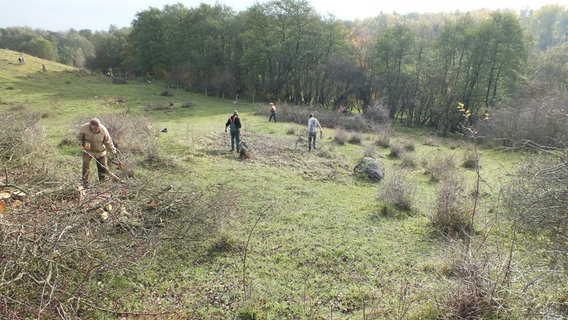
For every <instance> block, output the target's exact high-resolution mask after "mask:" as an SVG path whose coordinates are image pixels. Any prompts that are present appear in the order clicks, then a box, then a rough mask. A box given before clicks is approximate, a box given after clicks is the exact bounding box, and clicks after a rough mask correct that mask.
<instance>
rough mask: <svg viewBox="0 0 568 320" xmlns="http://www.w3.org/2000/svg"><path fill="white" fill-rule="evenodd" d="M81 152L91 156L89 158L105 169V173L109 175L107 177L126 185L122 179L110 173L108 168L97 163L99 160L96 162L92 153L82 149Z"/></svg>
mask: <svg viewBox="0 0 568 320" xmlns="http://www.w3.org/2000/svg"><path fill="white" fill-rule="evenodd" d="M83 152H84V153H86V154H88V155H89V156H91V158H93V159H95V161H96V162H97V163H98V164H99V165H100V166H101V167H103V168H105V170H106V172H107V173H108V174H109V176H111V177H113V178H114V179H115V180H116V181H118V182H120V183H126V181H124V179H121V178H120V177H119V176H117V175H116V174H114V173H112V171H110V169H109V168H108V166H105V165H103V164H102V163H100V162H99V160H97V157H95V156H94V155H93V154H92V153H90V152H89V151H87V150H85V149H83Z"/></svg>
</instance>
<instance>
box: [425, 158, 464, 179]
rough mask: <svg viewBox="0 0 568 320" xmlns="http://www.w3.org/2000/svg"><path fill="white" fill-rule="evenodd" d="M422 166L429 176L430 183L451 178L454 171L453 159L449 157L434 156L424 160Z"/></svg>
mask: <svg viewBox="0 0 568 320" xmlns="http://www.w3.org/2000/svg"><path fill="white" fill-rule="evenodd" d="M422 166H423V167H424V169H425V170H426V172H425V173H427V174H430V181H432V182H438V181H441V180H444V179H446V178H447V177H448V176H452V175H453V174H454V173H455V171H456V164H455V160H454V157H453V156H451V155H434V156H433V157H432V158H430V159H427V160H426V159H424V160H423V161H422Z"/></svg>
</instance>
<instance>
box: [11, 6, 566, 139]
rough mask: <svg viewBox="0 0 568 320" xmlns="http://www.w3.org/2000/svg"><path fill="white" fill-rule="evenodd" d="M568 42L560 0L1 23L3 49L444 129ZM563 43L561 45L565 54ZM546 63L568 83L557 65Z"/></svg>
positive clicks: (206, 10)
mask: <svg viewBox="0 0 568 320" xmlns="http://www.w3.org/2000/svg"><path fill="white" fill-rule="evenodd" d="M567 42H568V9H567V8H566V7H564V6H561V5H547V6H543V7H541V8H540V9H538V10H534V11H520V12H513V11H507V10H503V11H501V10H498V11H489V10H479V11H472V12H454V13H432V14H417V13H415V14H406V15H400V14H396V13H392V14H387V13H380V14H378V15H377V16H375V17H373V18H368V19H364V20H355V21H342V20H339V19H337V18H335V17H334V16H322V15H320V14H318V13H317V12H316V11H315V10H314V8H313V7H311V5H310V4H309V2H308V1H305V0H276V1H270V2H267V3H263V4H255V5H253V6H251V7H249V8H248V9H247V10H245V11H242V12H235V11H234V10H233V9H231V8H230V7H227V6H224V5H220V4H217V5H207V4H201V5H200V6H198V7H195V8H188V7H185V6H184V5H183V4H175V5H166V6H164V7H163V8H162V9H158V8H152V7H150V8H148V9H146V10H143V11H141V12H139V13H137V14H136V16H135V17H134V19H133V21H132V24H131V26H130V27H127V28H117V27H115V26H110V28H109V29H108V31H91V30H79V31H77V30H73V29H71V30H69V31H65V32H52V31H45V30H32V29H30V28H27V27H10V28H2V29H0V47H2V48H7V49H11V50H16V51H20V52H24V53H27V54H31V55H34V56H38V57H41V58H45V59H49V60H53V61H58V62H61V63H64V64H68V65H73V66H76V67H79V68H88V69H91V70H96V71H100V72H104V73H107V74H115V75H116V74H118V75H128V76H130V77H138V78H158V79H162V80H165V81H166V83H167V84H168V85H169V86H177V87H182V88H185V89H187V90H191V91H196V92H206V93H207V94H215V95H217V96H218V97H223V98H232V99H233V98H235V97H237V96H238V97H241V98H245V97H246V98H250V99H251V100H253V101H255V100H263V101H265V100H273V101H280V102H285V103H288V104H291V105H298V106H301V105H318V106H321V107H322V108H326V109H334V108H339V107H340V106H344V107H348V108H350V109H355V110H357V111H359V112H366V111H367V109H368V108H369V107H371V106H373V105H377V104H380V105H383V106H385V107H386V108H388V112H389V116H390V117H391V118H392V119H394V120H396V121H400V122H402V123H405V124H406V125H411V126H415V125H418V126H431V127H433V128H435V129H436V130H437V131H439V132H442V133H445V132H448V131H450V130H452V129H454V128H455V127H456V126H457V125H458V124H459V122H460V120H461V118H460V112H458V111H457V110H456V104H457V102H460V103H463V104H464V106H465V109H466V110H468V112H469V113H470V114H471V115H472V116H471V117H470V119H483V118H484V117H487V116H488V115H489V114H491V113H493V112H494V110H495V108H499V107H500V106H501V105H502V104H503V102H504V101H506V99H507V97H510V96H511V95H512V94H513V89H514V88H516V87H517V86H518V84H519V83H521V82H523V81H525V80H526V79H527V77H530V76H531V72H533V73H534V72H535V69H534V66H535V65H536V64H537V63H536V61H542V58H541V57H543V56H546V55H547V54H548V55H551V54H550V52H551V51H553V50H555V48H559V47H561V46H563V45H565V44H566V43H567ZM558 51H560V53H558ZM561 52H565V51H562V50H558V49H557V50H556V54H555V55H554V56H555V57H557V59H566V57H567V56H568V54H562V53H561ZM558 55H560V57H558ZM539 59H540V60H539ZM549 62H550V63H558V60H555V61H552V60H549ZM547 63H548V62H547ZM531 66H533V68H531ZM540 70H541V72H549V73H551V76H553V77H556V78H558V79H564V80H562V82H564V83H565V82H566V80H565V78H563V74H558V73H559V72H560V73H562V71H558V70H556V71H555V70H554V69H553V68H548V69H547V68H541V69H540ZM561 70H562V69H561ZM554 73H556V74H554Z"/></svg>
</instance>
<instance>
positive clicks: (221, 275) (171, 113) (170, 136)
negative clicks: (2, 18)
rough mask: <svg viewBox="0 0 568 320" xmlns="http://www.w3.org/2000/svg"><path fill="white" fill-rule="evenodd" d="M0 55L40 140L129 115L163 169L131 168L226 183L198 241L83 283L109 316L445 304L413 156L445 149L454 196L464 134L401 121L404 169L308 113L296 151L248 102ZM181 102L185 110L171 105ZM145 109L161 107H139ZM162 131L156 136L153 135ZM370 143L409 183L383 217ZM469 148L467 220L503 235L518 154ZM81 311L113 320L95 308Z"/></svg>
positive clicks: (413, 313) (426, 188) (346, 314)
mask: <svg viewBox="0 0 568 320" xmlns="http://www.w3.org/2000/svg"><path fill="white" fill-rule="evenodd" d="M0 53H1V54H2V56H3V57H6V58H5V59H4V60H2V61H0V91H1V92H2V101H1V105H0V110H2V112H18V111H19V110H21V109H22V108H25V109H29V110H32V111H34V112H39V113H43V114H45V115H44V116H42V118H41V120H40V124H41V125H42V126H44V127H45V128H46V130H47V135H48V138H49V141H50V143H52V144H53V146H57V145H58V144H59V143H60V142H61V141H62V140H63V139H65V137H66V136H68V135H70V134H73V133H74V130H76V126H77V125H78V124H79V123H80V122H81V121H86V120H87V119H88V118H90V117H93V116H99V117H102V118H104V115H108V114H113V115H141V116H143V117H145V118H147V119H148V122H149V123H150V124H151V125H152V130H153V131H154V134H155V136H156V137H157V139H158V141H159V144H160V146H161V147H162V148H163V150H164V151H165V154H166V155H168V156H169V157H171V158H172V159H173V160H172V161H173V162H174V163H175V168H169V169H168V168H161V167H159V168H157V169H156V168H154V169H152V168H147V167H140V168H138V169H137V172H136V175H137V176H138V177H141V176H142V177H144V178H145V179H147V180H148V181H150V182H152V183H155V184H156V185H160V184H172V185H174V186H175V188H179V189H188V190H192V189H196V190H199V191H202V192H204V193H209V194H210V195H214V194H215V191H218V190H223V189H224V190H228V191H229V192H227V193H226V196H227V197H230V200H231V201H233V202H232V203H233V205H232V207H231V212H232V218H233V219H232V220H230V221H225V222H224V223H225V225H223V226H221V230H222V232H221V233H219V234H216V235H214V236H213V237H212V238H210V239H207V240H206V241H205V240H204V241H203V242H202V243H198V244H185V246H184V245H181V246H179V247H170V246H164V247H163V248H161V250H160V252H155V254H154V255H153V256H151V257H147V258H146V259H145V260H143V261H141V263H140V268H139V270H138V271H139V272H135V273H130V274H120V273H116V272H113V273H109V274H104V275H101V277H100V278H98V279H97V281H94V282H93V283H91V284H90V285H91V286H101V287H104V288H105V290H104V292H108V296H103V297H101V299H102V301H103V303H104V302H105V301H106V302H108V305H112V306H114V308H115V309H116V311H117V312H131V313H132V314H137V313H139V314H140V315H142V314H145V313H147V314H153V315H154V317H156V316H157V317H161V318H166V319H169V318H203V319H229V318H239V319H331V318H333V319H382V318H385V319H406V318H415V319H417V318H443V317H444V316H445V315H447V314H448V310H447V309H445V306H444V304H443V300H444V298H446V295H445V293H446V292H448V290H451V287H450V286H448V282H445V281H443V270H444V268H445V267H446V259H447V258H448V257H447V256H446V255H444V253H443V252H444V251H445V250H446V248H447V246H448V242H447V239H446V238H445V237H440V236H439V235H438V234H437V233H436V232H435V231H434V230H433V228H432V226H431V225H430V217H431V215H432V212H433V210H434V201H435V198H436V192H437V190H438V187H439V184H438V183H436V182H433V181H432V179H431V177H430V175H431V174H430V173H429V172H428V170H427V169H426V168H425V167H424V166H423V165H422V163H428V162H431V161H437V159H439V158H438V157H439V156H446V157H448V156H451V157H453V158H454V159H455V162H456V163H457V164H458V165H457V166H456V168H455V170H456V172H458V174H460V175H463V177H464V181H465V182H466V188H465V190H464V191H463V192H464V196H465V194H467V193H471V192H472V188H473V186H474V182H475V179H476V172H475V171H474V170H471V169H465V168H463V167H461V166H460V165H459V164H460V163H461V161H462V160H463V159H464V152H466V149H467V146H468V143H469V142H468V141H467V139H464V138H463V137H455V138H452V139H442V138H432V136H430V135H429V134H428V133H427V132H424V131H421V130H408V129H404V130H401V132H399V133H397V134H396V135H394V136H393V137H391V139H390V145H391V146H393V145H399V146H402V147H401V149H403V150H404V151H403V152H405V153H407V154H409V155H411V156H412V157H413V158H414V159H415V162H416V163H417V165H415V166H410V167H408V166H406V165H405V164H404V162H403V160H402V159H400V158H394V157H389V153H390V150H389V148H383V147H379V146H375V142H376V141H377V136H375V135H374V134H372V133H357V139H356V141H354V142H356V143H350V142H349V141H346V142H345V143H342V144H337V143H335V142H334V141H333V133H334V129H331V128H325V123H322V125H323V126H324V137H323V139H319V141H318V143H319V146H320V148H319V149H318V150H317V151H316V152H312V153H308V152H307V151H306V146H305V145H304V144H305V143H303V142H302V143H301V144H299V145H298V147H296V140H297V135H290V134H288V132H290V128H291V127H294V128H295V131H296V132H303V130H305V129H304V127H303V126H302V125H297V124H291V123H284V122H276V123H269V122H268V118H267V116H264V115H256V114H255V112H256V111H257V110H258V108H259V107H260V106H261V103H252V102H245V101H239V103H238V104H233V102H232V101H229V100H220V99H215V98H211V97H204V96H203V95H199V94H193V93H188V92H185V91H181V90H175V89H174V90H172V92H173V96H172V97H162V96H160V93H161V92H162V91H163V90H164V88H163V85H162V84H161V83H159V82H158V83H153V84H147V83H145V82H144V81H137V80H135V79H134V80H131V81H129V83H128V84H125V85H115V84H112V83H111V81H110V79H109V78H106V77H102V76H98V75H91V74H87V75H84V74H82V73H78V72H77V71H76V70H68V69H66V68H63V67H58V66H57V65H54V64H51V63H48V62H46V64H47V70H48V72H46V73H38V71H37V67H36V66H37V65H41V63H43V61H41V60H38V59H35V58H33V57H27V60H26V61H27V62H26V64H25V66H13V65H11V64H13V62H12V61H17V55H15V53H11V52H9V51H2V52H0ZM58 68H59V69H58ZM5 70H10V71H9V72H6V71H5ZM141 80H142V79H141ZM188 101H191V102H192V103H193V106H191V107H183V106H182V105H183V104H184V103H187V102H188ZM152 105H153V106H156V105H163V106H170V105H171V106H172V107H171V108H166V109H164V110H161V109H151V108H150V109H149V108H147V107H148V106H152ZM233 109H238V110H239V114H240V116H241V119H242V121H243V126H244V128H243V130H244V133H245V136H244V139H245V141H247V143H249V146H250V147H251V153H252V158H251V159H247V160H240V159H239V158H238V155H236V154H234V153H230V152H229V138H228V137H227V136H226V134H225V133H224V124H225V121H226V120H227V118H228V116H229V115H230V114H231V113H232V110H233ZM162 128H167V129H168V132H167V133H160V132H159V131H160V130H161V129H162ZM409 142H411V143H409ZM409 144H411V145H412V147H409ZM371 147H372V148H374V153H375V155H376V157H377V158H380V160H381V162H382V163H383V165H384V167H385V172H386V175H388V174H389V172H391V171H392V170H394V169H399V168H402V169H404V170H405V171H404V172H405V179H407V181H409V182H411V183H413V184H414V185H415V186H416V190H415V197H414V200H413V205H412V212H410V213H408V214H405V215H395V216H385V215H383V214H382V213H381V211H382V204H381V203H380V202H379V201H378V198H377V197H378V195H379V191H380V189H381V188H382V187H383V184H380V183H379V184H375V183H371V182H369V181H362V180H359V179H356V178H354V176H353V175H352V169H353V166H354V165H355V164H356V162H357V161H358V159H359V158H361V157H363V155H364V154H365V150H366V148H371ZM58 150H59V151H58V152H60V153H61V155H62V157H63V158H65V159H67V162H66V164H65V165H63V170H66V171H68V172H69V174H72V175H75V176H76V177H77V179H76V180H77V181H79V176H80V161H79V160H78V159H79V154H80V150H79V149H78V148H73V146H64V147H61V148H59V149H58ZM479 155H480V158H481V171H480V172H481V182H482V183H481V190H480V194H482V197H481V202H480V203H481V204H480V207H479V208H478V210H479V212H478V215H477V219H476V229H477V230H478V232H480V233H484V232H487V233H489V234H491V236H492V237H494V238H492V241H488V243H493V244H498V243H499V242H500V241H505V242H507V241H509V238H508V237H509V234H508V231H509V230H508V229H507V228H508V226H507V223H506V222H505V221H504V219H505V218H503V217H498V216H497V212H498V207H499V202H498V193H499V188H500V186H501V184H503V183H504V182H505V180H507V179H508V177H509V176H510V174H511V173H512V172H513V169H514V165H515V163H516V162H518V161H520V160H521V159H522V157H521V156H520V155H518V154H503V153H499V152H498V151H495V150H492V149H484V148H481V150H480V151H479ZM221 196H224V194H221ZM489 220H491V221H493V222H492V223H489V222H488V221H489ZM488 225H491V228H487V226H488ZM253 228H254V229H253ZM249 236H250V242H247V239H249ZM180 248H182V249H181V250H180ZM495 250H498V248H496V249H495ZM522 250H523V248H521V251H522ZM245 254H246V260H245V259H244V257H245ZM89 312H90V313H88V314H89V315H92V316H94V317H98V318H105V317H108V318H114V316H113V314H112V313H108V312H102V311H100V310H97V309H93V310H91V311H89ZM510 314H513V315H515V313H514V312H513V311H512V312H511V313H510Z"/></svg>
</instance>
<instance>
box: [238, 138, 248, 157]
mask: <svg viewBox="0 0 568 320" xmlns="http://www.w3.org/2000/svg"><path fill="white" fill-rule="evenodd" d="M249 158H250V152H249V149H248V146H247V144H246V142H244V141H242V140H241V142H240V143H239V159H249Z"/></svg>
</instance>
